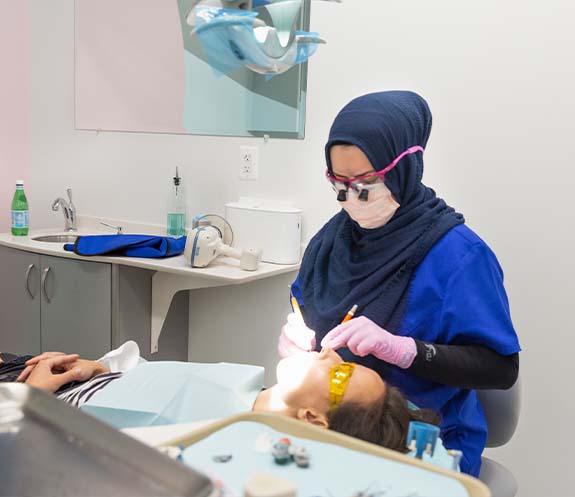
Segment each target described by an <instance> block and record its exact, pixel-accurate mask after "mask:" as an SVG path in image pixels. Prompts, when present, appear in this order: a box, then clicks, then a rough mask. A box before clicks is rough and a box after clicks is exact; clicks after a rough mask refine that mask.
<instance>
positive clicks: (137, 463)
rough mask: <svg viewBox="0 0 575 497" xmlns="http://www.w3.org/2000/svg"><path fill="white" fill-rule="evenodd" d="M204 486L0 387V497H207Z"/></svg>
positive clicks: (144, 449)
mask: <svg viewBox="0 0 575 497" xmlns="http://www.w3.org/2000/svg"><path fill="white" fill-rule="evenodd" d="M213 492H214V486H213V484H212V482H211V480H210V479H209V478H208V477H206V476H204V475H203V474H201V473H198V472H196V471H194V470H192V469H190V468H187V467H186V466H184V465H182V464H180V463H179V462H177V461H174V460H172V459H170V458H168V457H167V456H165V455H163V454H161V453H159V452H158V451H156V450H155V449H153V448H151V447H148V446H146V445H144V444H142V443H140V442H138V441H136V440H134V439H132V438H130V437H129V436H127V435H124V434H123V433H121V432H119V431H117V430H115V429H113V428H112V427H110V426H108V425H106V424H104V423H102V422H100V421H99V420H97V419H95V418H93V417H92V416H90V415H88V414H85V413H83V412H81V411H79V410H77V409H75V408H73V407H71V406H68V405H67V404H65V403H64V402H62V401H60V400H58V399H56V398H55V397H53V396H52V395H50V394H47V393H46V392H42V391H40V390H36V389H33V388H29V387H28V386H26V385H23V384H19V383H5V384H0V496H11V497H12V496H31V497H32V496H58V497H66V496H75V497H78V496H82V497H83V496H94V497H95V496H98V497H104V496H121V497H129V496H138V497H148V496H155V497H156V496H182V497H207V496H209V495H211V494H213Z"/></svg>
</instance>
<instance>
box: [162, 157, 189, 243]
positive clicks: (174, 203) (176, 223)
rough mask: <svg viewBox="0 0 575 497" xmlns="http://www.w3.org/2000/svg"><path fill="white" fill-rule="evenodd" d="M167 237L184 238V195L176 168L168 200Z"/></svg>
mask: <svg viewBox="0 0 575 497" xmlns="http://www.w3.org/2000/svg"><path fill="white" fill-rule="evenodd" d="M166 232H167V235H168V236H184V235H185V234H186V195H185V193H184V185H183V183H182V178H181V177H180V175H179V173H178V168H177V167H176V175H175V176H174V177H173V178H172V187H171V191H170V196H169V199H168V223H167V229H166Z"/></svg>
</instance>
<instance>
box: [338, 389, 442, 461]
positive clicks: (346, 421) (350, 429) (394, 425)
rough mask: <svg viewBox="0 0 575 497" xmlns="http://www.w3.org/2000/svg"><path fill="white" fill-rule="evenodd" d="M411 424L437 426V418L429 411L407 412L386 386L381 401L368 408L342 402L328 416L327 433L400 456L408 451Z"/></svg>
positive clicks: (400, 398)
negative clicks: (334, 433) (336, 433)
mask: <svg viewBox="0 0 575 497" xmlns="http://www.w3.org/2000/svg"><path fill="white" fill-rule="evenodd" d="M411 421H422V422H423V423H430V424H433V425H438V424H439V422H440V418H439V416H438V415H437V414H436V413H435V412H434V411H432V410H429V409H420V410H415V409H410V408H409V406H408V404H407V400H406V399H405V397H404V396H403V395H402V393H401V392H400V391H399V390H398V389H397V388H395V387H392V386H390V385H387V388H386V392H385V394H384V395H383V396H382V397H381V398H379V399H378V400H377V401H375V402H374V403H372V404H370V405H368V406H366V405H365V404H360V403H357V402H343V403H342V404H341V405H340V406H339V407H338V408H337V409H336V410H334V411H333V412H331V413H330V414H329V415H328V422H329V428H330V429H331V430H334V431H338V432H340V433H344V434H346V435H351V436H352V437H356V438H360V439H362V440H365V441H366V442H371V443H374V444H377V445H382V446H383V447H387V448H388V449H393V450H397V451H399V452H403V453H405V452H408V449H407V447H406V440H407V432H408V430H409V423H410V422H411Z"/></svg>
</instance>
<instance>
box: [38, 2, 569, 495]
mask: <svg viewBox="0 0 575 497" xmlns="http://www.w3.org/2000/svg"><path fill="white" fill-rule="evenodd" d="M158 1H164V0H158ZM29 5H30V13H31V14H30V19H31V48H32V63H31V70H32V75H31V83H32V95H31V128H32V129H31V152H30V153H31V164H30V169H31V180H32V183H33V184H32V185H30V194H31V200H32V203H33V205H34V206H35V209H36V212H34V219H35V221H36V222H37V223H38V225H43V226H53V225H61V223H62V220H61V218H60V216H61V214H53V213H51V212H50V211H49V206H50V203H51V201H52V200H53V199H54V198H55V197H56V196H58V195H60V194H62V193H63V192H64V189H65V188H66V187H68V186H70V187H72V188H74V190H75V193H76V199H77V205H78V208H79V209H80V211H81V212H82V213H83V214H91V215H98V216H102V217H106V216H108V217H113V218H125V219H135V220H140V221H146V222H156V223H161V222H162V221H163V217H164V200H163V199H164V195H165V190H166V185H167V181H168V179H169V177H170V175H171V174H172V172H173V169H174V167H175V166H176V165H179V166H181V168H182V169H181V171H182V173H183V175H184V176H185V177H186V178H187V183H188V187H189V188H188V191H189V192H190V195H191V208H192V210H193V211H195V212H198V211H201V212H208V211H216V212H222V204H223V203H224V202H225V201H228V200H233V199H235V198H237V196H238V195H239V194H255V195H260V196H274V197H279V198H286V199H292V200H295V201H296V202H297V203H298V204H299V205H300V206H301V207H303V208H304V209H305V236H306V238H309V237H310V236H311V235H312V234H313V232H314V231H315V230H316V229H317V228H319V227H320V226H321V224H322V223H323V222H324V221H325V220H326V219H327V218H328V216H329V215H330V214H331V213H332V212H334V210H335V205H334V203H335V202H334V199H333V196H332V195H331V194H330V191H329V189H328V187H327V186H326V185H325V183H324V180H323V177H322V175H323V167H324V161H323V144H324V141H325V139H326V135H327V132H328V128H329V125H330V122H331V120H332V119H333V117H334V115H335V114H336V112H337V111H338V109H339V108H340V107H341V106H342V105H343V104H345V103H346V102H347V101H348V100H349V99H351V98H352V97H355V96H357V95H359V94H362V93H364V92H368V91H375V90H383V89H392V88H409V89H413V90H416V91H419V92H420V93H421V94H422V95H424V96H425V97H426V98H427V99H428V101H429V103H430V105H431V108H432V110H433V112H434V120H435V125H434V131H433V134H432V139H431V142H430V145H429V148H428V151H427V153H426V166H427V170H426V178H425V179H426V182H427V183H428V184H430V185H432V186H433V187H435V188H436V190H437V191H438V192H439V193H440V194H441V195H442V196H444V197H445V198H446V200H447V201H448V202H449V203H451V204H452V205H454V206H455V207H456V208H457V209H459V210H461V211H462V212H464V213H465V215H466V217H467V220H468V223H469V225H470V226H471V227H472V228H473V229H475V230H476V231H477V232H479V234H480V235H482V236H483V237H484V239H485V240H486V241H487V242H488V243H489V244H490V245H491V246H492V247H493V248H494V250H495V251H496V253H497V254H498V256H499V258H500V261H501V263H502V265H503V267H504V269H505V271H506V278H507V280H506V281H507V289H508V292H509V296H510V300H511V306H512V312H513V317H514V321H515V324H516V327H517V330H518V333H519V335H520V338H521V342H522V345H523V348H524V352H523V354H522V356H521V370H522V373H521V374H522V377H523V380H524V385H525V403H524V409H523V413H522V418H521V424H520V426H519V429H518V432H517V435H516V436H515V438H514V439H513V441H512V443H510V444H509V446H508V447H506V448H504V449H500V450H498V451H497V452H496V453H495V455H496V457H497V458H498V459H499V460H500V461H501V462H504V463H505V464H506V465H508V466H509V467H510V468H511V469H512V470H513V471H514V472H515V474H516V475H517V477H518V479H519V482H520V485H521V492H520V495H521V497H536V496H537V497H538V496H542V495H552V496H568V495H573V488H575V473H574V472H573V471H570V464H569V455H570V451H571V448H572V444H573V442H574V441H575V440H574V437H573V435H572V434H571V430H570V429H569V426H568V423H569V422H570V421H571V420H572V419H573V416H574V415H575V397H574V395H573V387H572V377H573V372H574V369H575V368H574V366H573V361H572V350H573V348H574V347H575V336H574V334H573V331H574V329H573V328H574V327H573V321H572V313H571V312H570V311H571V308H570V306H571V305H572V299H573V297H574V296H575V288H574V287H575V270H574V263H573V259H572V254H573V253H574V249H575V235H574V233H573V228H574V223H573V219H574V216H573V212H574V209H573V207H572V198H573V188H574V186H575V184H574V183H575V172H574V171H573V170H572V162H573V161H572V159H571V156H572V151H571V148H570V146H571V142H572V134H573V131H574V124H573V115H575V92H574V89H575V69H574V66H573V48H574V47H575V30H574V29H573V25H574V21H575V4H574V3H573V2H571V1H568V0H565V1H561V0H548V1H545V2H543V1H533V0H523V1H519V0H509V1H507V2H501V1H496V0H484V1H483V2H461V1H458V0H439V1H435V2H430V1H429V0H411V1H388V2H382V1H381V0H362V1H353V0H348V1H346V2H345V3H343V4H341V5H339V4H331V3H327V2H326V3H323V2H317V3H314V5H313V9H312V28H313V29H314V30H317V31H319V32H320V33H322V34H323V35H324V36H325V37H326V38H327V40H328V45H326V46H324V47H321V48H320V50H319V53H318V54H317V55H316V56H314V58H312V60H311V63H310V68H309V94H308V102H307V103H308V118H307V135H306V139H305V140H304V141H289V140H271V141H270V142H269V143H268V144H267V145H265V146H264V145H263V144H261V143H260V142H259V141H257V140H251V139H237V138H220V137H194V136H175V135H152V134H130V133H125V134H121V133H102V134H100V135H99V136H96V134H95V133H93V132H79V131H74V129H73V110H74V109H73V79H74V74H73V52H74V47H73V2H72V0H58V1H57V2H46V1H44V0H29ZM246 143H256V144H260V145H261V150H260V161H261V164H260V180H259V181H258V182H256V183H240V182H239V181H238V179H237V169H238V167H237V157H238V146H239V145H240V144H246ZM285 284H286V279H285V278H279V279H278V280H272V281H269V282H266V283H263V284H262V285H261V286H258V285H252V286H249V287H246V292H247V294H246V292H237V291H235V292H232V294H233V295H232V297H229V296H226V292H225V291H224V290H218V291H216V290H213V291H212V290H209V291H205V292H203V293H201V294H198V295H197V298H198V299H199V300H196V302H201V304H202V305H198V306H196V307H195V309H196V312H197V313H199V314H196V318H197V319H198V322H206V320H207V319H208V317H207V316H208V314H206V313H209V315H210V316H211V317H212V318H213V319H214V320H216V322H217V323H218V325H219V326H220V327H221V328H222V329H229V330H230V333H235V330H236V329H237V328H238V326H239V325H238V324H237V321H235V320H234V319H233V318H231V317H229V316H228V315H226V314H225V313H223V312H222V311H221V309H234V308H238V299H245V302H246V305H252V306H253V305H254V295H255V293H253V292H259V293H258V296H260V297H261V299H260V298H258V299H257V301H259V303H260V305H259V307H258V309H257V313H256V314H257V316H256V317H257V319H255V318H254V319H255V320H254V321H253V322H248V323H246V322H243V323H242V326H245V327H249V328H250V334H249V336H250V337H251V338H250V342H249V343H248V344H247V345H244V349H245V350H240V344H238V343H237V342H238V340H237V338H235V339H234V340H235V341H234V348H233V349H234V350H232V347H226V345H225V344H224V343H222V344H221V345H220V349H221V353H222V355H225V356H226V357H225V358H226V359H228V360H229V358H230V356H233V355H234V354H235V355H237V356H241V357H242V359H247V358H248V354H247V352H246V351H249V352H250V353H251V355H252V356H253V357H254V361H255V362H258V361H259V362H261V363H268V362H270V361H271V360H272V355H273V342H274V340H273V339H270V337H269V336H270V334H275V333H277V326H278V323H281V320H282V317H283V316H281V315H279V316H278V314H279V313H280V312H279V311H278V309H279V310H281V309H287V302H285V301H282V299H283V298H284V293H285V292H283V291H282V289H283V288H284V286H283V285H285ZM266 285H267V286H266ZM210 292H214V293H210ZM217 292H219V293H217ZM206 295H207V296H208V297H206ZM263 295H267V299H266V297H263ZM191 301H192V317H193V313H194V306H193V302H194V296H193V295H192V299H191ZM284 302H285V303H284ZM234 306H235V307H234ZM200 313H202V314H200ZM262 335H264V340H263V343H262V344H260V345H259V346H258V345H257V344H256V343H255V341H256V339H255V338H254V337H257V336H262ZM210 338H211V339H213V337H210ZM192 342H193V343H194V344H195V346H196V347H197V349H195V352H193V353H197V354H200V355H201V354H203V352H202V351H201V350H199V349H200V348H201V347H202V344H201V343H202V340H199V339H198V337H197V336H195V338H193V339H192ZM204 343H206V342H204ZM206 348H207V349H210V350H207V352H206V354H205V356H206V357H210V354H211V353H215V352H214V351H213V349H214V347H213V343H212V344H208V345H206Z"/></svg>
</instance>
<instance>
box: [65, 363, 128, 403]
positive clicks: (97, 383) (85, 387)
mask: <svg viewBox="0 0 575 497" xmlns="http://www.w3.org/2000/svg"><path fill="white" fill-rule="evenodd" d="M122 374H123V373H121V372H117V373H103V374H99V375H97V376H94V377H93V378H90V379H89V380H88V381H85V382H83V383H80V384H74V385H72V386H71V387H70V388H68V389H66V390H65V391H63V392H58V393H57V395H58V398H59V399H60V400H63V401H65V402H68V403H69V404H70V405H72V406H74V407H80V406H82V405H83V404H84V403H85V402H87V401H88V400H90V399H91V398H92V396H93V395H94V394H95V393H96V392H99V391H100V390H102V389H103V388H105V387H106V385H108V384H109V383H111V382H112V381H114V380H115V379H117V378H120V377H121V376H122Z"/></svg>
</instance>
